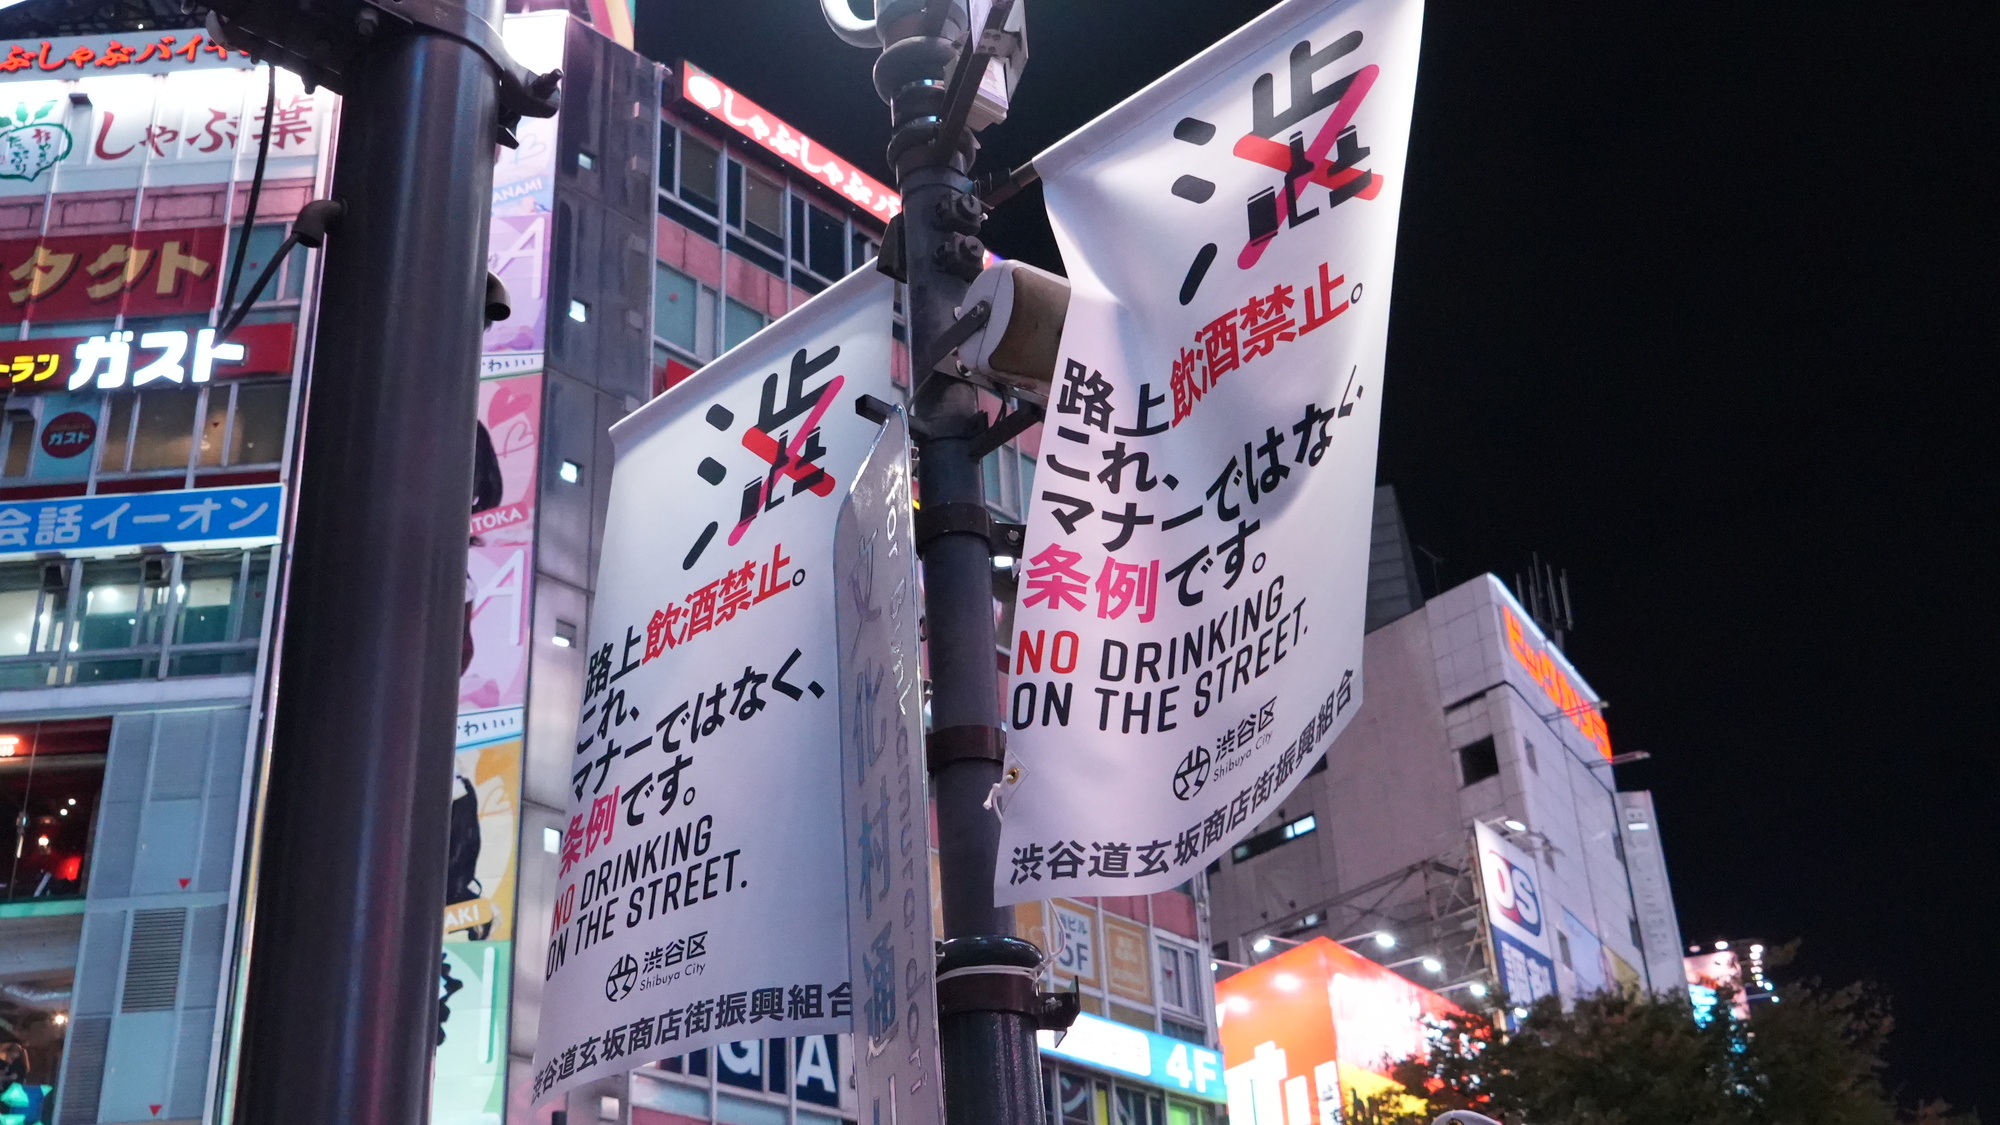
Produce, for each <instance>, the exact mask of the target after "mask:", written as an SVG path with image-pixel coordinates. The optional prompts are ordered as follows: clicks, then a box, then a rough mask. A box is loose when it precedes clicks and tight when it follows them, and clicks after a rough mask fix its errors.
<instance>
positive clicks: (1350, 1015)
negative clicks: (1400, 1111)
mask: <svg viewBox="0 0 2000 1125" xmlns="http://www.w3.org/2000/svg"><path fill="white" fill-rule="evenodd" d="M1215 996H1216V1018H1217V1020H1218V1021H1219V1023H1218V1026H1219V1029H1220V1030H1219V1034H1220V1036H1221V1039H1222V1056H1223V1064H1224V1065H1225V1066H1226V1067H1227V1069H1226V1070H1225V1071H1224V1077H1225V1080H1226V1082H1227V1084H1228V1088H1229V1119H1230V1120H1231V1121H1232V1122H1240V1123H1242V1125H1300V1123H1314V1125H1338V1123H1339V1122H1341V1121H1366V1120H1371V1119H1372V1118H1371V1116H1370V1115H1371V1114H1373V1113H1374V1112H1375V1107H1376V1106H1377V1105H1379V1103H1380V1100H1381V1099H1382V1098H1384V1097H1397V1096H1398V1095H1399V1094H1400V1091H1401V1089H1402V1088H1401V1087H1400V1086H1399V1085H1398V1084H1397V1083H1395V1082H1394V1081H1393V1080H1392V1079H1391V1078H1390V1077H1389V1072H1390V1070H1391V1069H1392V1068H1393V1067H1394V1066H1395V1065H1396V1064H1397V1063H1399V1062H1401V1061H1403V1060H1405V1059H1410V1058H1420V1057H1422V1056H1423V1055H1424V1054H1425V1053H1426V1052H1427V1051H1428V1050H1429V1042H1430V1038H1429V1036H1430V1027H1431V1026H1432V1025H1433V1024H1434V1023H1436V1022H1438V1021H1441V1020H1443V1019H1444V1018H1446V1017H1448V1016H1451V1015H1454V1014H1461V1009H1460V1008H1459V1007H1458V1006H1457V1005H1456V1004H1453V1003H1452V1002H1451V1001H1449V1000H1447V999H1445V998H1444V997H1442V996H1440V995H1438V994H1437V993H1435V992H1432V991H1430V990H1429V989H1427V988H1424V987H1422V986H1420V985H1417V984H1415V983H1413V982H1411V981H1409V980H1407V979H1405V978H1403V977H1401V976H1399V975H1397V974H1396V973H1394V972H1392V971H1390V970H1388V969H1385V968H1383V967H1382V966H1380V965H1378V964H1376V963H1375V962H1373V961H1370V960H1368V959H1367V958H1365V957H1363V956H1361V955H1360V954H1358V953H1355V952H1354V951H1353V950H1350V949H1348V948H1347V947H1346V946H1343V945H1340V944H1338V943H1336V942H1333V941H1330V940H1328V939H1326V938H1314V939H1313V940H1312V941H1309V942H1307V943H1305V944H1304V945H1301V946H1298V947H1297V948H1294V949H1290V950H1287V951H1285V952H1284V953H1282V954H1279V955H1278V956H1276V957H1273V958H1271V959H1270V960H1268V961H1264V962H1261V963H1259V964H1257V965H1255V966H1253V967H1251V968H1249V969H1246V970H1244V971H1243V972H1240V973H1237V974H1236V975H1234V976H1232V977H1229V978H1228V979H1226V980H1223V981H1220V982H1218V983H1217V984H1216V986H1215Z"/></svg>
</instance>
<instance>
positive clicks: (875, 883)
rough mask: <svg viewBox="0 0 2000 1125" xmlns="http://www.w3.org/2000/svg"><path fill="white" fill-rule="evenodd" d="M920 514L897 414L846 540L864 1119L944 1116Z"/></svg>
mask: <svg viewBox="0 0 2000 1125" xmlns="http://www.w3.org/2000/svg"><path fill="white" fill-rule="evenodd" d="M913 515H914V509H913V508H912V507H911V506H910V450H909V435H908V433H907V432H906V430H905V429H904V425H903V417H902V415H900V414H897V415H895V416H893V417H891V418H890V419H889V421H888V422H887V423H886V424H885V425H884V426H883V427H882V433H881V436H880V437H878V438H877V439H876V442H875V450H874V452H872V453H870V454H869V456H868V460H867V462H866V463H865V464H863V465H862V466H861V471H860V472H859V473H858V474H856V476H855V478H854V485H853V487H852V488H851V489H850V490H849V492H848V496H847V503H846V504H845V505H844V506H843V507H842V509H841V512H840V519H839V522H838V523H837V524H836V525H835V528H834V539H833V555H834V559H833V566H834V571H833V578H834V588H835V590H836V591H837V592H836V594H835V611H834V620H835V625H836V629H837V632H838V634H839V644H840V682H839V687H838V689H837V690H836V691H835V693H834V694H835V695H836V696H838V697H839V700H840V762H841V772H842V775H843V776H842V780H841V791H842V807H843V810H844V811H843V819H844V822H845V829H846V831H845V836H846V841H847V917H848V925H849V945H850V947H851V951H850V953H849V956H848V966H849V970H850V974H851V976H850V979H851V980H853V981H854V983H855V986H856V990H857V995H856V996H855V1004H856V1010H857V1017H856V1019H855V1028H854V1046H855V1050H854V1081H855V1104H856V1105H857V1106H859V1107H860V1109H859V1112H860V1114H861V1118H862V1120H864V1121H869V1120H872V1121H893V1122H898V1123H900V1125H943V1122H944V1098H943V1085H942V1082H941V1080H940V1070H939V1066H940V1064H939V1058H938V1017H937V989H936V985H935V983H934V982H933V980H932V977H933V975H934V973H935V962H936V956H937V954H936V952H935V942H936V940H937V937H936V934H935V932H934V931H933V930H932V928H931V866H930V803H929V799H928V792H929V791H928V788H927V785H926V781H927V777H926V773H925V768H924V720H923V710H924V691H923V667H922V665H923V660H922V653H921V651H920V645H921V642H920V640H919V637H918V631H917V618H918V615H919V607H918V598H917V567H916V557H917V548H916V538H915V536H914V535H913V533H912V527H911V522H912V516H913ZM822 940H824V939H822Z"/></svg>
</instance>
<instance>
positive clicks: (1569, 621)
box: [1514, 552, 1576, 649]
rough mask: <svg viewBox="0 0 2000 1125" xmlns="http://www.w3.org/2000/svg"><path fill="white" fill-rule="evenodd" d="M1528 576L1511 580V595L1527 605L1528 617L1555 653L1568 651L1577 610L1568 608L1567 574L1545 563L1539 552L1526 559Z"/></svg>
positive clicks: (1517, 576) (1518, 576) (1516, 576)
mask: <svg viewBox="0 0 2000 1125" xmlns="http://www.w3.org/2000/svg"><path fill="white" fill-rule="evenodd" d="M1528 558H1529V563H1528V573H1527V574H1526V575H1521V574H1516V575H1515V576H1514V592H1515V594H1516V595H1518V596H1519V597H1520V599H1521V601H1522V602H1523V603H1524V604H1525V605H1526V607H1527V610H1528V616H1530V617H1532V618H1534V619H1535V624H1537V625H1539V626H1541V627H1542V632H1543V633H1544V634H1546V635H1547V636H1548V638H1549V640H1550V641H1551V642H1552V643H1553V644H1554V645H1555V646H1556V648H1558V649H1565V648H1567V642H1568V640H1569V634H1570V633H1571V632H1572V631H1573V630H1575V628H1576V610H1575V608H1574V607H1573V606H1572V605H1571V604H1570V598H1569V571H1568V570H1567V569H1564V570H1557V569H1556V568H1555V567H1553V566H1551V565H1549V564H1547V563H1544V562H1543V561H1542V556H1541V553H1540V552H1534V553H1532V554H1530V555H1529V556H1528Z"/></svg>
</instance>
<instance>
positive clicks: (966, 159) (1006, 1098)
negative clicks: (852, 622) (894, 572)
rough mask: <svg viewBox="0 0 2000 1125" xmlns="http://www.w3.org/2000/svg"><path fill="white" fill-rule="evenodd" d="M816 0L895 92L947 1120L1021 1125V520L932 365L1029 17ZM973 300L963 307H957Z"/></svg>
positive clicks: (979, 431) (894, 150) (977, 255)
mask: <svg viewBox="0 0 2000 1125" xmlns="http://www.w3.org/2000/svg"><path fill="white" fill-rule="evenodd" d="M823 6H824V10H825V12H826V15H827V20H828V22H829V23H830V24H831V25H832V26H833V28H834V30H835V32H836V33H837V34H839V35H840V37H841V38H842V39H843V40H845V41H846V42H848V43H851V44H853V45H855V46H862V47H870V46H879V47H880V48H881V50H882V56H881V58H880V60H879V61H877V63H876V65H875V90H876V93H878V94H880V95H881V97H882V100H883V101H885V102H887V103H888V104H889V106H890V112H891V120H892V125H893V129H894V132H893V133H892V135H891V138H890V141H889V162H890V164H891V165H893V166H894V168H895V171H896V186H897V190H899V191H900V192H901V193H902V195H903V213H902V215H901V216H899V217H898V219H897V220H896V223H895V225H894V227H893V229H892V230H891V231H890V233H889V236H888V238H887V240H886V241H885V243H884V246H883V252H882V269H883V270H884V272H887V273H890V274H891V275H892V276H895V277H896V278H897V279H898V280H900V281H902V282H904V283H905V285H906V286H907V291H906V292H907V296H906V303H905V307H906V308H907V310H908V315H909V339H910V351H911V360H912V362H911V370H912V377H911V389H912V399H913V406H914V414H915V417H914V419H913V421H912V425H911V429H912V431H913V433H914V435H915V440H916V446H917V453H918V480H919V482H920V490H921V493H922V496H923V508H922V510H921V511H920V512H919V513H918V517H917V526H916V538H917V549H918V552H919V554H920V556H921V557H922V559H923V566H924V591H925V593H924V597H925V604H924V612H925V620H926V633H927V635H928V637H929V638H930V639H929V648H928V655H929V662H930V678H931V699H930V707H931V729H930V731H929V732H928V734H927V735H926V737H925V751H926V756H927V759H928V763H929V767H930V771H931V791H932V795H933V798H934V800H935V802H936V807H937V817H938V839H939V845H938V848H939V874H940V876H941V882H942V891H941V895H942V898H943V904H944V937H945V940H944V942H943V943H942V945H941V950H940V956H939V961H938V1012H939V1021H940V1026H939V1039H940V1044H941V1048H942V1053H943V1056H944V1057H943V1069H944V1092H945V1100H946V1106H947V1111H948V1116H949V1118H950V1119H951V1120H952V1121H953V1122H954V1123H964V1125H974V1123H987V1122H991V1123H994V1125H1002V1123H1006V1125H1025V1123H1026V1122H1030V1121H1036V1120H1039V1119H1040V1115H1041V1112H1042V1109H1041V1105H1042V1092H1041V1066H1040V1060H1039V1058H1038V1056H1037V1054H1036V1044H1035V1031H1036V1029H1037V1028H1038V1027H1039V1026H1041V1025H1043V1024H1044V1023H1049V1024H1051V1025H1053V1024H1054V1023H1056V1022H1066V1021H1062V1020H1061V1017H1060V1014H1056V1015H1055V1017H1054V1018H1053V1019H1051V1018H1050V1016H1048V1015H1045V1007H1046V1006H1048V1005H1049V1004H1050V1002H1049V1001H1048V1000H1046V999H1045V998H1044V997H1042V996H1040V995H1038V994H1037V992H1036V990H1035V982H1036V979H1037V975H1038V969H1039V966H1040V964H1041V960H1042V955H1041V951H1040V950H1039V949H1037V948H1035V947H1034V946H1033V945H1032V944H1030V943H1028V942H1026V941H1023V940H1021V939H1019V938H1017V937H1014V936H1013V931H1014V926H1013V912H1012V911H1011V910H1010V909H1007V908H1004V907H999V906H996V905H994V901H993V899H994V896H993V889H992V882H993V870H994V862H995V857H996V854H997V851H996V849H997V848H998V846H999V839H1000V824H999V818H998V816H997V815H996V814H995V811H994V809H993V808H992V806H991V805H990V804H989V802H988V798H989V795H990V794H991V793H992V792H993V791H994V787H995V786H996V785H997V784H999V782H1000V781H1001V774H1002V769H1003V765H1002V762H1003V758H1004V755H1005V743H1004V740H1003V736H1002V733H1001V730H1000V728H999V726H998V725H997V722H998V718H999V714H1000V701H999V696H998V688H997V685H996V683H995V680H994V676H993V649H994V635H993V586H992V581H993V580H992V574H993V565H992V556H993V555H994V554H995V553H1002V554H1013V553H1014V552H1015V550H1016V549H1017V548H1018V542H1019V540H1018V529H1008V528H1003V527H1001V526H999V525H996V524H995V523H994V522H993V520H992V517H991V516H990V515H988V513H987V510H986V506H985V496H984V487H983V483H982V480H981V475H980V469H979V458H980V457H981V456H983V455H984V453H985V452H987V451H988V450H990V449H991V448H992V447H993V445H995V444H998V443H997V442H993V443H991V444H989V443H987V442H985V441H982V438H985V437H987V436H988V435H987V433H986V429H987V427H986V419H985V417H984V415H983V414H981V412H980V410H979V401H978V390H977V388H976V387H975V386H974V385H973V384H972V383H970V382H968V381H966V380H964V379H962V378H959V377H957V376H956V375H955V374H953V375H945V374H938V373H936V372H934V368H936V367H937V366H938V365H939V364H940V363H941V362H943V361H944V360H945V359H946V357H947V356H948V355H949V354H950V353H951V352H952V351H953V350H954V349H956V348H958V347H959V346H960V345H961V344H963V343H965V342H966V340H967V339H968V338H969V337H970V336H971V335H972V334H973V333H974V332H976V331H977V330H978V329H980V328H981V327H983V326H984V325H985V323H986V320H987V316H986V315H985V314H986V313H987V312H990V308H991V305H990V303H987V305H986V308H985V309H984V310H981V309H980V308H979V305H980V302H968V301H967V298H966V290H967V288H968V286H970V285H971V283H972V281H973V280H974V279H975V278H977V277H978V276H979V274H980V269H981V266H982V264H983V262H984V259H985V250H986V248H985V246H984V245H983V244H981V242H980V241H979V238H978V232H979V228H980V224H981V223H982V222H983V221H984V220H985V217H986V205H985V203H983V202H982V201H981V199H980V198H979V196H978V195H977V194H975V192H974V188H973V183H972V179H971V170H972V162H973V154H974V152H975V151H976V149H977V147H978V146H977V143H976V141H975V140H974V139H973V135H972V129H973V128H976V127H978V126H979V125H982V124H988V123H991V122H994V121H997V120H1000V119H1001V118H1003V117H1004V116H1005V114H1006V99H1007V95H1008V94H1009V93H1010V92H1011V89H1012V86H1013V83H1014V81H1015V80H1016V79H1017V78H1018V76H1019V74H1020V68H1021V65H1022V63H1024V62H1025V61H1026V57H1027V51H1026V35H1025V30H1024V28H1023V18H1024V14H1023V11H1022V9H1021V8H1020V6H1019V5H1018V3H1017V0H972V2H971V4H970V7H969V8H968V5H967V3H966V2H965V0H891V2H887V3H884V4H882V5H881V6H880V7H879V8H878V10H877V14H876V17H875V18H874V19H873V20H862V19H858V18H856V17H855V16H854V15H853V14H852V12H851V11H850V10H849V9H848V8H847V5H846V0H825V3H824V5H823ZM968 303H970V304H972V305H973V306H974V310H973V311H970V312H968V314H967V315H965V316H964V317H961V316H960V309H961V306H964V305H967V304H968ZM953 370H954V372H955V370H956V369H955V368H954V369H953ZM1037 416H1038V415H1037ZM996 436H997V435H996ZM1003 440H1004V439H1003ZM1010 533H1011V534H1012V535H1013V536H1014V538H1012V539H1011V540H1010V539H1009V538H1008V536H1009V534H1010Z"/></svg>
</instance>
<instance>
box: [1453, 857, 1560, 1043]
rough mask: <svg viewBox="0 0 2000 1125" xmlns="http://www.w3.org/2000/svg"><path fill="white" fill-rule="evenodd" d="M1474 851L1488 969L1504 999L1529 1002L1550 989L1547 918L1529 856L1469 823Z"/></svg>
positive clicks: (1552, 966)
mask: <svg viewBox="0 0 2000 1125" xmlns="http://www.w3.org/2000/svg"><path fill="white" fill-rule="evenodd" d="M1472 831H1473V846H1474V848H1475V849H1476V850H1477V851H1478V853H1479V885H1480V897H1481V898H1483V899H1484V900H1485V902H1486V928H1487V931H1488V932H1489V933H1490V934H1491V936H1492V938H1493V960H1494V962H1495V964H1494V968H1495V969H1496V970H1497V972H1498V973H1499V977H1500V988H1501V990H1502V991H1504V992H1505V993H1506V994H1507V1000H1508V1002H1509V1003H1512V1004H1516V1005H1526V1004H1532V1003H1534V1002H1535V1001H1537V1000H1540V999H1541V998H1542V997H1544V996H1553V995H1555V992H1556V965H1555V961H1554V959H1553V958H1551V957H1550V956H1549V930H1550V926H1551V923H1550V921H1549V919H1548V916H1547V915H1546V914H1545V913H1544V904H1543V901H1542V876H1541V871H1540V868H1539V867H1538V865H1537V864H1536V863H1535V857H1533V856H1531V855H1529V854H1528V853H1527V852H1526V851H1524V850H1523V849H1522V848H1521V847H1520V846H1518V845H1516V844H1515V843H1514V842H1513V841H1512V840H1509V839H1506V838H1505V837H1503V836H1501V835H1500V833H1498V832H1496V831H1494V830H1493V828H1492V827H1491V826H1489V825H1485V824H1474V825H1473V826H1472Z"/></svg>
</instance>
